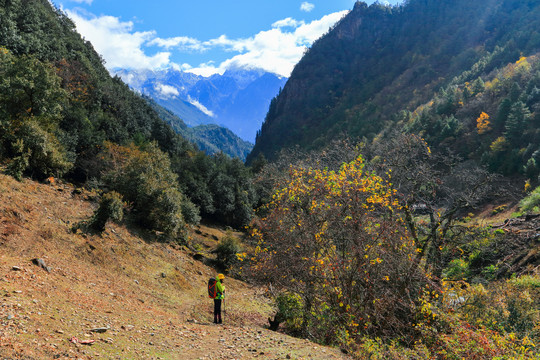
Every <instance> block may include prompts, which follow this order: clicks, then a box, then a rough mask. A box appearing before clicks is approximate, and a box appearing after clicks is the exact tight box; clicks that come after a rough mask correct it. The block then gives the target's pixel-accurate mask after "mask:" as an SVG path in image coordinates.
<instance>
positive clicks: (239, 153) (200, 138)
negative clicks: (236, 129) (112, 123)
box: [143, 95, 253, 161]
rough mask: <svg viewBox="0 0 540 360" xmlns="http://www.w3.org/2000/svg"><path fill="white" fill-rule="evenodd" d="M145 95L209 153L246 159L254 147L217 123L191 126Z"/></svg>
mask: <svg viewBox="0 0 540 360" xmlns="http://www.w3.org/2000/svg"><path fill="white" fill-rule="evenodd" d="M143 97H144V98H145V99H146V100H147V101H148V103H149V104H150V106H152V108H154V110H155V111H156V112H157V113H158V114H159V117H160V118H161V119H163V121H165V122H166V123H167V124H169V125H170V126H171V127H172V128H173V129H174V131H176V132H177V133H178V134H180V135H182V137H184V138H185V139H186V140H189V141H190V142H192V143H193V144H196V145H197V147H198V148H199V149H200V150H202V151H204V152H205V153H207V154H208V155H214V154H218V153H220V152H223V153H225V154H227V155H229V156H230V157H232V158H234V157H236V158H239V159H240V160H242V161H245V160H246V157H247V155H248V154H249V153H250V152H251V149H252V148H253V144H251V143H249V142H247V141H244V140H242V139H240V138H239V137H238V136H237V135H236V134H234V133H233V132H232V131H231V130H229V129H227V128H224V127H221V126H218V125H215V124H206V125H197V126H195V127H189V126H187V125H186V123H185V122H184V121H182V119H180V118H179V117H178V116H176V115H175V114H174V113H173V112H172V111H170V110H168V109H166V108H164V107H163V106H161V105H159V104H158V103H157V102H156V101H155V100H154V99H152V98H150V97H148V96H147V95H143Z"/></svg>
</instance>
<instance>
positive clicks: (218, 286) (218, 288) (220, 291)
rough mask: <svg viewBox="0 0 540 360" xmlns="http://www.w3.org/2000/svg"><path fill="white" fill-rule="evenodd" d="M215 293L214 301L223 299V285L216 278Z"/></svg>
mask: <svg viewBox="0 0 540 360" xmlns="http://www.w3.org/2000/svg"><path fill="white" fill-rule="evenodd" d="M216 292H217V295H216V299H225V285H223V284H222V283H221V280H219V279H218V278H216Z"/></svg>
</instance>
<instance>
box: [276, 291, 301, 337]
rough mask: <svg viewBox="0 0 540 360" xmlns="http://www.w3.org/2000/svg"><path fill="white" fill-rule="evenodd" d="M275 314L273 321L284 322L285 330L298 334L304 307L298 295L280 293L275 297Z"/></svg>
mask: <svg viewBox="0 0 540 360" xmlns="http://www.w3.org/2000/svg"><path fill="white" fill-rule="evenodd" d="M275 302H276V307H277V313H276V317H275V319H276V320H277V321H279V322H285V323H286V325H287V329H288V330H289V331H291V332H298V331H300V329H301V328H302V318H303V316H302V311H303V307H304V305H303V304H302V299H301V298H300V296H299V295H297V294H293V293H289V292H282V293H280V294H279V295H278V296H277V297H276V300H275Z"/></svg>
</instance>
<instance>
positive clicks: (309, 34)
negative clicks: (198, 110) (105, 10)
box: [66, 10, 347, 106]
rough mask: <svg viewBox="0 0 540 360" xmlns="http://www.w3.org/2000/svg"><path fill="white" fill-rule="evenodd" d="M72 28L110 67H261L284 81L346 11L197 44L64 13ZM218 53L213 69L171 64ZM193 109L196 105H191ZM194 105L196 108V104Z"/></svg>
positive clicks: (106, 18)
mask: <svg viewBox="0 0 540 360" xmlns="http://www.w3.org/2000/svg"><path fill="white" fill-rule="evenodd" d="M66 12H67V14H68V15H69V16H70V17H71V19H73V21H74V22H75V24H76V25H77V30H78V31H79V32H80V33H81V34H82V35H83V36H84V37H85V38H86V39H87V40H89V41H91V42H92V44H93V45H94V47H95V49H96V50H97V51H98V53H100V54H101V55H102V56H103V58H104V59H105V60H106V66H107V68H109V69H114V68H127V69H150V70H155V69H160V68H164V67H173V68H175V69H178V70H183V71H189V72H192V73H195V74H197V75H201V76H210V75H212V74H216V73H221V74H223V73H224V72H225V71H226V70H227V69H228V68H231V67H242V68H262V69H264V70H266V71H269V72H273V73H276V74H278V75H281V76H285V77H288V76H289V75H290V73H291V71H292V69H293V68H294V66H295V64H296V63H297V62H298V61H299V60H300V59H301V57H302V55H303V54H304V52H305V49H306V47H308V46H310V45H311V44H312V43H313V42H314V41H315V40H317V39H318V38H319V37H321V36H322V35H323V34H324V33H325V32H327V31H328V29H329V28H330V27H331V26H333V25H334V24H335V23H336V22H337V21H338V20H340V19H341V18H342V17H343V16H344V15H345V14H346V13H347V11H340V12H336V13H332V14H329V15H326V16H324V17H322V18H321V19H319V20H314V21H312V22H310V23H305V22H304V21H298V20H295V19H293V18H290V17H289V18H285V19H283V20H279V21H276V22H275V23H274V24H272V28H271V29H270V30H266V31H261V32H259V33H257V34H255V35H254V36H252V37H249V38H245V39H242V38H240V39H230V38H228V37H227V36H226V35H221V36H219V37H218V38H214V39H210V40H206V41H201V40H199V39H194V38H191V37H187V36H177V37H172V38H166V39H163V38H160V37H158V36H157V34H156V32H154V31H145V32H138V31H134V25H133V23H132V22H130V21H128V22H122V21H120V19H119V18H117V17H113V16H100V17H96V16H93V15H91V14H90V15H88V14H81V13H80V12H78V11H73V10H71V11H70V10H67V11H66ZM148 46H158V47H161V48H163V49H164V50H166V51H159V52H156V53H154V54H153V55H147V51H148V49H147V48H146V47H148ZM216 49H220V50H221V51H225V52H230V53H233V55H232V56H231V57H230V58H229V59H227V60H225V61H223V62H222V63H221V64H219V65H217V64H215V63H214V62H212V61H209V62H207V63H203V64H200V65H196V66H192V65H193V64H192V65H190V64H182V65H179V64H175V63H173V62H172V61H171V60H170V59H171V52H172V51H179V52H194V51H196V52H205V51H210V50H216ZM194 105H195V104H194ZM196 106H197V105H196Z"/></svg>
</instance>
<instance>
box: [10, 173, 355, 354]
mask: <svg viewBox="0 0 540 360" xmlns="http://www.w3.org/2000/svg"><path fill="white" fill-rule="evenodd" d="M93 200H95V195H94V194H92V193H88V192H85V191H82V192H80V193H79V192H74V188H73V187H72V186H70V185H66V184H55V185H52V186H51V185H43V184H38V183H36V182H33V181H30V180H24V181H23V182H17V181H15V180H13V179H12V178H11V177H7V176H4V175H1V174H0V358H1V359H36V360H37V359H40V360H41V359H253V358H261V359H289V358H290V359H344V358H346V357H345V356H344V355H343V354H342V353H341V352H340V351H339V350H337V349H332V348H326V347H322V346H319V345H316V344H313V343H311V342H309V341H307V340H302V339H296V338H292V337H289V336H286V335H284V334H281V333H276V332H273V331H269V330H267V329H266V328H265V327H266V324H265V323H266V318H267V317H268V316H269V315H270V314H272V313H273V309H272V308H271V306H270V301H269V299H268V298H267V297H265V296H264V290H263V289H259V288H256V287H252V286H249V285H247V284H245V283H243V282H241V281H238V280H235V279H227V281H226V285H227V300H226V303H225V314H224V322H225V325H214V324H211V319H212V300H211V299H208V297H207V295H206V281H207V279H208V278H209V277H210V276H211V275H214V274H215V270H214V269H212V268H210V267H208V266H206V265H205V264H204V262H201V261H197V260H194V258H193V255H194V254H195V252H197V253H202V255H203V256H210V255H209V254H210V251H211V249H212V246H213V245H215V244H217V240H219V239H220V238H221V237H223V236H225V233H224V231H222V230H220V229H215V228H210V227H204V226H203V227H199V228H197V229H194V230H193V233H192V234H191V243H192V244H194V246H195V247H196V249H193V246H192V247H190V249H188V248H186V247H180V246H178V245H168V244H164V243H159V242H156V241H154V240H155V236H154V235H153V234H149V233H146V232H144V231H142V230H138V229H133V228H132V227H129V228H128V227H126V226H121V225H116V224H108V225H107V229H106V230H105V232H104V233H103V234H102V235H101V236H100V235H96V234H87V233H84V232H81V231H80V230H78V231H77V232H76V233H73V231H72V228H73V225H74V224H76V223H78V222H80V221H83V220H86V219H88V218H89V217H90V216H91V214H92V212H93V209H94V207H95V204H94V202H93ZM33 259H42V261H43V263H44V264H45V266H47V267H49V270H50V271H47V269H45V268H43V267H40V266H38V265H36V264H35V263H33V262H32V260H33ZM98 328H107V329H106V331H105V332H92V331H91V330H92V329H98ZM85 340H95V341H94V342H93V343H92V344H91V345H90V344H83V342H84V341H85Z"/></svg>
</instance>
